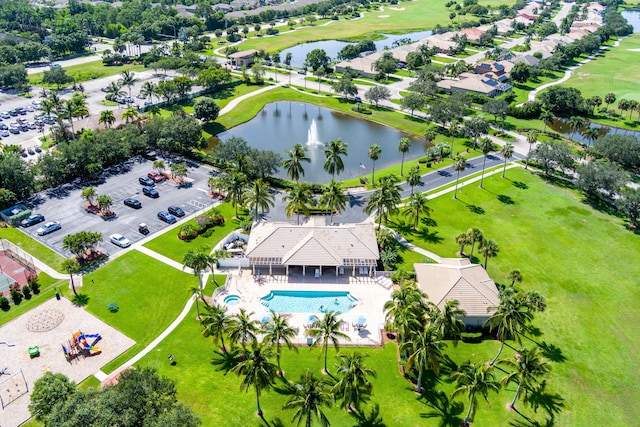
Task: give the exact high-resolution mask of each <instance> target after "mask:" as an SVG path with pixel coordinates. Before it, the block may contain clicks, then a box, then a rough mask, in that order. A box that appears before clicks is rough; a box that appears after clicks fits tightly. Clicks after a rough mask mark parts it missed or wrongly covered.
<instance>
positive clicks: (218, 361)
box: [211, 349, 242, 375]
mask: <svg viewBox="0 0 640 427" xmlns="http://www.w3.org/2000/svg"><path fill="white" fill-rule="evenodd" d="M213 353H214V356H213V359H211V364H212V365H214V366H216V370H217V371H224V374H225V375H227V374H228V373H229V371H231V369H233V367H234V366H236V365H237V364H238V363H239V362H240V361H241V360H242V357H241V354H240V351H239V350H236V349H228V350H227V351H214V352H213Z"/></svg>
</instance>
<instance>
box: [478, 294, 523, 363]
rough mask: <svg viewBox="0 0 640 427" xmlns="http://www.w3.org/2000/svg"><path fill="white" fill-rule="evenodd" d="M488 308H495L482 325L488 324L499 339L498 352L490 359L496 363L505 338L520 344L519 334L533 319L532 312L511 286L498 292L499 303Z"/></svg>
mask: <svg viewBox="0 0 640 427" xmlns="http://www.w3.org/2000/svg"><path fill="white" fill-rule="evenodd" d="M488 310H495V311H494V313H493V314H492V315H491V317H490V318H488V319H487V320H486V321H485V322H484V326H489V332H493V331H494V330H495V331H496V337H497V338H498V339H499V340H500V349H499V350H498V354H496V356H495V357H494V358H493V360H492V361H491V363H490V364H491V365H493V364H494V363H496V360H498V357H500V354H502V350H503V349H504V342H505V340H506V339H507V338H513V339H514V340H516V342H517V343H518V344H521V338H520V334H521V333H522V331H523V330H524V329H525V327H526V325H527V323H528V322H530V321H531V319H533V314H532V313H531V311H530V310H529V307H528V305H527V304H525V301H524V300H523V299H522V298H521V297H520V296H519V295H518V294H517V292H516V291H515V290H514V289H513V288H505V289H503V290H502V291H501V292H500V305H499V306H498V307H489V309H488Z"/></svg>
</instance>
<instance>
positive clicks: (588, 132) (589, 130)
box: [580, 126, 600, 145]
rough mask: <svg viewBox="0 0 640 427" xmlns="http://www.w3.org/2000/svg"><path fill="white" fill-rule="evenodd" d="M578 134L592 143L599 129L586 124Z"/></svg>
mask: <svg viewBox="0 0 640 427" xmlns="http://www.w3.org/2000/svg"><path fill="white" fill-rule="evenodd" d="M580 134H581V135H582V137H583V138H584V139H586V140H587V141H589V142H590V143H591V145H593V143H594V142H595V140H596V139H598V137H599V136H600V131H599V130H598V128H594V127H591V126H587V127H585V128H584V129H583V130H582V132H581V133H580Z"/></svg>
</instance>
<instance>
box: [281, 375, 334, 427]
mask: <svg viewBox="0 0 640 427" xmlns="http://www.w3.org/2000/svg"><path fill="white" fill-rule="evenodd" d="M291 389H292V391H293V395H292V396H291V397H290V398H289V400H288V401H287V403H285V404H284V406H283V407H282V408H283V409H291V408H298V410H297V411H296V413H295V414H293V418H292V419H291V421H292V422H293V421H296V420H297V423H296V425H297V426H299V425H300V423H301V422H302V421H303V420H304V425H305V427H311V426H312V422H313V418H314V417H315V418H316V419H317V420H318V422H319V423H320V425H321V426H322V427H329V424H330V423H329V419H328V418H327V416H326V415H325V414H324V412H322V407H323V406H325V407H327V408H329V407H331V405H332V404H333V393H331V391H330V388H329V381H328V379H325V378H315V377H314V376H313V373H312V372H311V371H309V370H308V369H307V371H306V372H305V373H304V374H302V375H301V376H300V381H299V382H297V383H295V384H293V385H292V386H291Z"/></svg>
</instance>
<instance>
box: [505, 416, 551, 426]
mask: <svg viewBox="0 0 640 427" xmlns="http://www.w3.org/2000/svg"><path fill="white" fill-rule="evenodd" d="M509 424H510V425H512V426H513V427H553V426H555V425H556V422H555V421H554V419H553V418H545V420H544V422H543V423H540V422H538V421H536V420H531V419H527V420H525V421H522V420H517V421H511V422H510V423H509Z"/></svg>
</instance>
